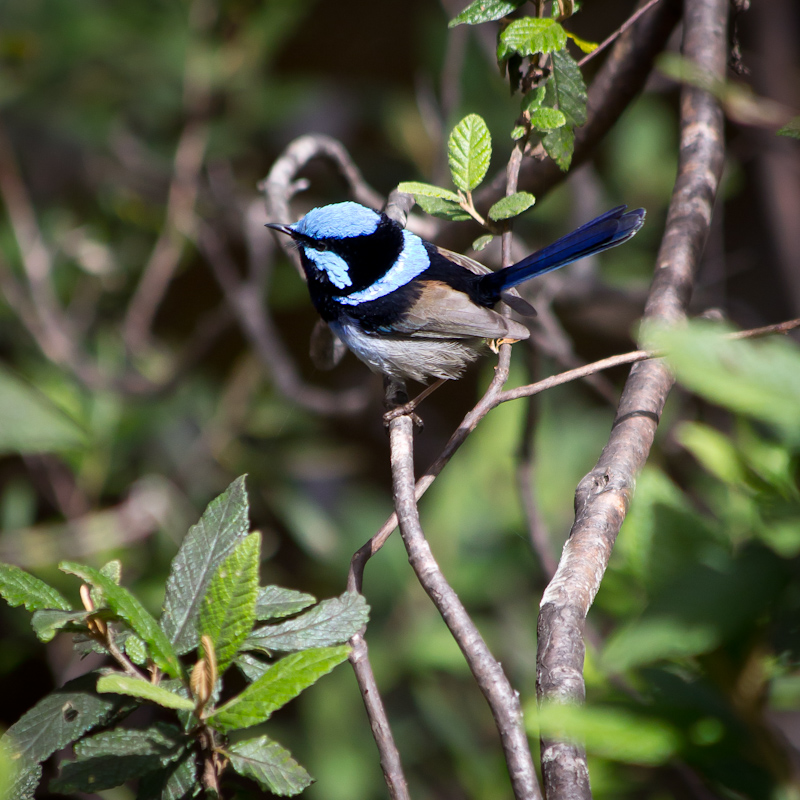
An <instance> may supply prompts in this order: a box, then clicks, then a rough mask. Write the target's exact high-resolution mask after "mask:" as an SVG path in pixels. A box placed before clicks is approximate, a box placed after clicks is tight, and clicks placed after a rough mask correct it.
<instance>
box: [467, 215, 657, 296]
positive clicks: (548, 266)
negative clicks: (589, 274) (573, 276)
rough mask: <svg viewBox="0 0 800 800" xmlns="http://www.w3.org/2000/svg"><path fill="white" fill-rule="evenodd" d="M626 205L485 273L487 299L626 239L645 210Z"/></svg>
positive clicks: (641, 219)
mask: <svg viewBox="0 0 800 800" xmlns="http://www.w3.org/2000/svg"><path fill="white" fill-rule="evenodd" d="M626 208H627V206H618V207H617V208H613V209H612V210H611V211H607V212H606V213H605V214H602V215H601V216H599V217H597V218H596V219H593V220H592V221H591V222H587V223H586V224H585V225H582V226H581V227H580V228H576V229H575V230H574V231H572V233H568V234H567V235H566V236H564V237H562V238H561V239H559V240H558V241H555V242H553V244H551V245H548V246H547V247H544V248H542V249H541V250H537V251H536V252H535V253H532V254H531V255H529V256H527V257H526V258H523V259H522V261H519V262H517V263H516V264H512V265H511V266H510V267H506V268H505V269H501V270H498V271H497V272H493V273H491V274H489V275H486V276H484V277H483V278H482V279H481V290H482V291H483V293H484V294H485V295H486V299H487V301H489V302H496V300H497V298H499V296H500V293H501V292H503V291H504V290H506V289H510V288H511V287H512V286H517V285H519V284H520V283H524V282H525V281H527V280H530V279H531V278H534V277H536V276H537V275H543V274H544V273H546V272H552V271H553V270H556V269H559V268H560V267H563V266H566V265H567V264H571V263H572V262H573V261H578V260H579V259H581V258H586V257H587V256H591V255H594V254H595V253H601V252H602V251H603V250H608V249H609V248H610V247H616V246H617V245H619V244H622V243H623V242H627V241H628V239H630V238H631V237H632V236H633V235H634V234H635V233H636V231H638V230H639V228H641V227H642V224H643V223H644V215H645V211H644V209H643V208H637V209H636V210H635V211H628V212H626V211H625V209H626Z"/></svg>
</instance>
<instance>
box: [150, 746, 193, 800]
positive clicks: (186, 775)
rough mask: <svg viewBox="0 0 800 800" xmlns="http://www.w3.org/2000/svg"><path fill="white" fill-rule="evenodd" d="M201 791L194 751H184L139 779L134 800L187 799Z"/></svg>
mask: <svg viewBox="0 0 800 800" xmlns="http://www.w3.org/2000/svg"><path fill="white" fill-rule="evenodd" d="M201 791H202V787H201V785H200V782H199V781H198V779H197V758H196V756H195V753H194V751H192V750H187V751H185V752H184V753H183V754H182V755H181V756H180V758H179V759H178V760H176V761H175V762H173V763H172V764H169V765H167V766H166V767H165V768H164V769H160V770H157V771H155V772H151V773H150V774H149V775H145V776H144V777H143V778H142V779H141V780H140V781H139V791H138V792H137V793H136V800H188V798H191V797H196V796H197V795H198V794H200V792H201Z"/></svg>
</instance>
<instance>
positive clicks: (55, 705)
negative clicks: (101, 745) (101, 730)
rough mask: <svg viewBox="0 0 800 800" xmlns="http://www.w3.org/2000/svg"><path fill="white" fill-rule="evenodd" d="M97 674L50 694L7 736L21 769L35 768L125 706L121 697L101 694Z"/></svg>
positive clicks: (19, 721)
mask: <svg viewBox="0 0 800 800" xmlns="http://www.w3.org/2000/svg"><path fill="white" fill-rule="evenodd" d="M96 680H97V674H96V673H89V674H88V675H82V676H81V677H80V678H76V679H75V680H74V681H70V682H69V683H67V684H65V685H64V686H63V687H62V688H61V689H56V691H54V692H51V693H50V694H49V695H47V696H46V697H44V698H43V699H42V700H40V701H39V702H38V703H37V704H36V705H35V706H34V707H33V708H32V709H30V711H28V712H26V713H25V714H24V715H23V716H22V717H21V718H20V719H19V720H18V721H17V722H15V723H14V724H13V725H12V726H11V727H10V728H9V729H8V730H7V731H6V732H5V734H4V736H3V738H2V741H3V742H6V743H8V744H9V746H10V747H11V748H12V750H13V752H14V753H15V754H16V762H17V763H18V764H19V766H20V768H21V769H22V770H26V769H29V768H33V767H34V766H35V765H36V764H39V763H40V762H42V761H44V760H45V759H46V758H48V757H49V756H51V755H52V754H53V753H55V752H56V750H61V749H62V748H63V747H66V746H67V745H68V744H70V743H71V742H74V741H75V740H76V739H78V738H79V737H80V736H81V735H82V734H84V733H85V732H86V731H88V730H90V729H91V728H93V727H94V726H95V725H102V724H103V723H105V722H106V721H107V720H108V719H109V718H110V717H111V716H112V715H113V714H114V713H115V711H116V710H117V709H118V708H119V707H120V706H121V705H122V701H121V699H120V698H119V697H112V696H107V697H103V696H101V695H98V694H97V692H96V691H95V683H96Z"/></svg>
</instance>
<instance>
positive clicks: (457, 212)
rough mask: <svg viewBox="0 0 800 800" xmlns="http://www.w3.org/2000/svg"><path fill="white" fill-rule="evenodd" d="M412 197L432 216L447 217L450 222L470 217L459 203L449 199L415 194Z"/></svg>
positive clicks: (462, 220)
mask: <svg viewBox="0 0 800 800" xmlns="http://www.w3.org/2000/svg"><path fill="white" fill-rule="evenodd" d="M414 199H415V200H416V201H417V205H418V206H419V207H420V208H421V209H422V210H423V211H424V212H425V213H426V214H430V215H431V216H432V217H439V218H440V219H449V220H450V221H451V222H464V221H465V220H468V219H472V217H471V216H470V215H469V214H468V213H467V212H466V211H464V209H463V208H461V206H460V205H457V204H456V203H451V202H450V201H449V200H442V199H441V198H440V197H426V196H425V195H418V196H415V198H414Z"/></svg>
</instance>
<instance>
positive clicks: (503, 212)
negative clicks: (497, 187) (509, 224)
mask: <svg viewBox="0 0 800 800" xmlns="http://www.w3.org/2000/svg"><path fill="white" fill-rule="evenodd" d="M535 202H536V198H535V197H534V196H533V195H532V194H530V193H529V192H515V193H514V194H510V195H508V196H507V197H504V198H503V199H502V200H498V201H497V202H496V203H495V204H494V205H493V206H492V207H491V208H490V209H489V219H493V220H501V219H510V218H511V217H516V216H517V215H518V214H521V213H522V212H523V211H527V210H528V209H529V208H530V207H531V206H532V205H533V204H534V203H535Z"/></svg>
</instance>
